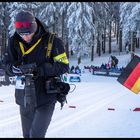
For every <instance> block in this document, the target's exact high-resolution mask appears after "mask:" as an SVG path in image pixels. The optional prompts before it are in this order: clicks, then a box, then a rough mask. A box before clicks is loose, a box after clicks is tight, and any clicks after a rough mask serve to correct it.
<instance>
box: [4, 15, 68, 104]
mask: <svg viewBox="0 0 140 140" xmlns="http://www.w3.org/2000/svg"><path fill="white" fill-rule="evenodd" d="M36 22H37V24H38V29H37V31H36V33H35V35H34V37H33V39H32V41H31V42H30V43H29V44H28V43H26V42H25V41H24V40H23V39H22V38H21V37H20V36H19V35H18V34H17V32H15V33H14V35H13V36H11V37H10V38H9V42H8V48H7V54H8V55H7V58H6V73H7V74H8V75H9V76H15V74H14V73H13V72H12V70H11V67H12V65H16V66H18V65H21V64H30V63H33V62H35V63H36V64H37V67H38V70H39V76H38V77H37V79H35V88H36V97H37V104H38V105H41V104H45V102H46V101H47V100H46V98H47V96H46V95H47V94H46V89H45V81H46V78H48V77H59V76H60V75H62V74H64V73H65V72H68V70H69V62H68V59H67V56H66V52H65V48H64V44H63V41H62V40H61V39H60V38H58V37H57V36H56V35H55V36H54V39H53V46H52V51H51V55H50V59H48V58H46V51H47V45H48V39H49V36H50V32H48V31H46V29H45V27H44V26H43V24H42V23H41V22H40V21H39V20H38V19H37V18H36ZM39 39H41V41H40V42H39V43H38V45H37V46H36V47H35V48H34V49H33V50H32V51H31V52H30V53H29V54H26V55H24V56H23V53H22V51H21V48H20V45H19V42H21V43H22V44H23V46H24V50H25V52H26V51H28V50H29V49H30V48H31V47H32V46H33V45H34V44H35V43H36V42H37V41H38V40H39ZM19 92H21V91H20V90H15V96H16V103H17V104H20V105H23V96H24V94H23V93H22V94H20V93H19Z"/></svg>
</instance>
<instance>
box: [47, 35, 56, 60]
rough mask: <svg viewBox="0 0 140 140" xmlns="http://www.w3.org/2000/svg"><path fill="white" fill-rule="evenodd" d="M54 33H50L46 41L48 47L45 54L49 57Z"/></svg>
mask: <svg viewBox="0 0 140 140" xmlns="http://www.w3.org/2000/svg"><path fill="white" fill-rule="evenodd" d="M54 36H55V33H51V35H50V37H49V41H48V47H47V51H46V56H47V57H48V58H50V54H51V50H52V45H53V39H54Z"/></svg>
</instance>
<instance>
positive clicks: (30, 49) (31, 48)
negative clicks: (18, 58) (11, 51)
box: [19, 38, 41, 56]
mask: <svg viewBox="0 0 140 140" xmlns="http://www.w3.org/2000/svg"><path fill="white" fill-rule="evenodd" d="M40 41H41V38H40V39H39V40H38V41H37V42H36V43H35V44H34V45H33V46H32V47H30V48H29V49H28V50H27V51H25V50H24V46H23V43H22V42H19V46H20V49H21V51H22V56H24V55H25V54H29V53H30V52H31V51H33V49H34V48H35V47H36V46H37V45H38V44H39V42H40Z"/></svg>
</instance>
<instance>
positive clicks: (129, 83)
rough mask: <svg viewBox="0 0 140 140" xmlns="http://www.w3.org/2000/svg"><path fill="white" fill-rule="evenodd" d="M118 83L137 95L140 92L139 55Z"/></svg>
mask: <svg viewBox="0 0 140 140" xmlns="http://www.w3.org/2000/svg"><path fill="white" fill-rule="evenodd" d="M117 81H118V82H119V83H121V84H122V85H123V86H125V87H126V88H128V89H129V90H131V91H132V92H134V93H135V94H138V93H139V92H140V57H138V56H137V55H135V56H134V57H133V59H132V60H131V61H130V62H129V63H128V65H127V66H126V67H125V69H124V70H123V71H122V73H121V74H120V75H119V77H118V79H117Z"/></svg>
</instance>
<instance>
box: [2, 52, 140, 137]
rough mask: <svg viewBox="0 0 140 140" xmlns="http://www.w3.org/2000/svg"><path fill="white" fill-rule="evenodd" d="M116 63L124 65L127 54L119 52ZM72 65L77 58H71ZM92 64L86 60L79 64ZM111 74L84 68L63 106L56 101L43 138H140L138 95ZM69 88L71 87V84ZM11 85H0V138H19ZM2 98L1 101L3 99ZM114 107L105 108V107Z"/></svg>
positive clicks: (98, 62) (18, 121) (98, 59)
mask: <svg viewBox="0 0 140 140" xmlns="http://www.w3.org/2000/svg"><path fill="white" fill-rule="evenodd" d="M117 58H119V66H125V65H126V64H127V63H128V62H129V60H130V55H129V54H127V55H118V56H117ZM102 62H104V63H107V62H108V57H106V56H103V57H99V58H97V57H96V58H94V62H92V64H94V65H100V64H102ZM70 64H71V65H76V61H73V60H70ZM84 65H86V66H87V65H91V62H90V61H89V60H88V59H86V60H83V61H82V63H81V64H80V67H81V68H82V67H83V66H84ZM116 79H117V78H114V77H105V76H95V75H92V74H91V73H90V72H88V71H86V72H85V73H83V74H82V75H81V83H78V82H77V83H76V82H75V83H74V84H75V85H76V89H75V91H74V92H72V93H69V94H68V96H67V101H68V103H67V104H65V106H64V107H63V109H62V110H61V109H60V104H59V103H57V104H56V107H55V111H54V114H53V117H52V121H51V124H50V126H49V128H48V131H47V133H46V138H95V137H97V138H109V137H112V138H122V137H127V138H130V137H131V138H136V137H140V111H133V110H134V109H135V108H140V94H137V95H136V94H134V93H132V92H131V91H129V90H128V89H127V88H125V87H124V86H122V85H121V84H119V83H118V82H117V80H116ZM71 88H72V86H71ZM14 100H15V99H14V86H12V85H11V86H2V87H0V137H1V138H13V137H14V138H22V131H21V122H20V116H19V110H18V105H16V104H15V101H14ZM2 101H4V102H2ZM71 107H75V108H71ZM109 108H110V109H114V110H108V109H109Z"/></svg>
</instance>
